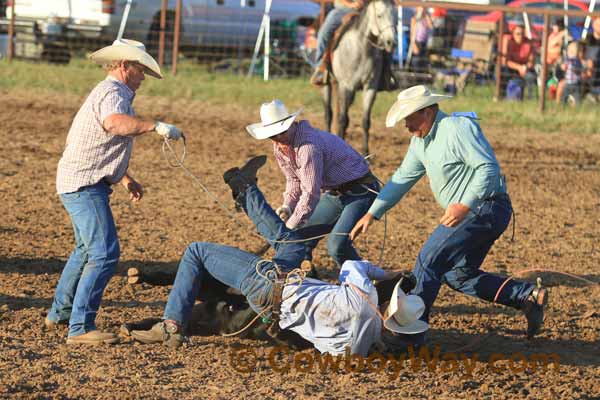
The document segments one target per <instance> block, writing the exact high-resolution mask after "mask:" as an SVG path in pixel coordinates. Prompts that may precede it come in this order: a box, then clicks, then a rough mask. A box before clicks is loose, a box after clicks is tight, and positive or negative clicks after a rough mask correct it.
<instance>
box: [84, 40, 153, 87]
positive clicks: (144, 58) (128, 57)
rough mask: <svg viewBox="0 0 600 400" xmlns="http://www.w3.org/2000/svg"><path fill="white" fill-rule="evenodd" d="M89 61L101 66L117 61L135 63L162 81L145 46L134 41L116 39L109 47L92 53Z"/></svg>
mask: <svg viewBox="0 0 600 400" xmlns="http://www.w3.org/2000/svg"><path fill="white" fill-rule="evenodd" d="M90 59H91V60H92V61H95V62H96V63H98V64H101V65H102V64H108V63H111V62H113V61H119V60H125V61H137V62H139V63H140V64H142V65H143V66H144V67H145V68H144V70H145V71H144V72H146V73H147V74H149V75H151V76H153V77H155V78H158V79H162V74H161V73H160V67H159V66H158V63H157V62H156V60H154V58H152V56H151V55H150V54H148V53H146V46H144V44H143V43H141V42H138V41H136V40H130V39H117V40H115V41H114V42H113V44H111V45H110V46H106V47H103V48H101V49H100V50H98V51H95V52H94V53H92V54H91V55H90Z"/></svg>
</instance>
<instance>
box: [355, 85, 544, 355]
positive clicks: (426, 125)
mask: <svg viewBox="0 0 600 400" xmlns="http://www.w3.org/2000/svg"><path fill="white" fill-rule="evenodd" d="M448 98H450V97H449V96H443V95H436V94H432V93H431V92H430V91H429V89H427V88H426V87H425V86H422V85H420V86H414V87H412V88H409V89H406V90H404V91H402V92H400V94H399V95H398V100H397V101H396V102H395V103H394V105H393V106H392V107H391V109H390V111H389V112H388V115H387V120H386V125H387V126H388V127H392V126H394V125H395V124H396V122H398V121H401V120H403V119H405V125H406V128H407V129H408V131H409V132H410V133H411V134H412V135H413V137H412V138H411V142H410V145H409V147H408V152H407V153H406V156H405V157H404V160H403V161H402V164H401V165H400V167H399V168H398V170H396V172H395V173H394V175H393V176H392V178H391V179H390V180H389V181H388V182H387V183H386V185H385V186H384V188H383V189H382V190H381V192H380V193H379V195H378V196H377V199H376V200H375V201H374V202H373V205H372V206H371V208H370V209H369V211H368V212H367V214H365V216H364V217H363V218H362V219H361V220H360V221H359V222H358V223H357V224H356V226H355V227H354V229H353V230H352V232H351V235H350V237H351V238H352V239H355V238H356V236H358V234H360V233H364V232H366V231H367V229H368V227H369V226H370V224H371V223H372V221H373V219H379V218H381V216H382V215H383V214H384V213H385V212H386V211H388V210H389V209H390V208H392V207H393V206H394V205H396V203H398V202H399V201H400V200H401V199H402V197H403V196H404V195H405V194H406V193H407V192H408V191H409V190H410V189H411V188H412V186H413V185H414V184H415V183H416V182H417V181H418V180H419V179H420V178H421V177H423V176H424V175H427V177H428V178H429V182H430V186H431V190H432V192H433V195H434V197H435V199H436V201H437V202H438V204H439V205H440V206H441V207H442V208H443V209H444V210H445V213H444V215H443V216H442V218H441V219H440V225H438V227H437V228H436V229H435V230H434V231H433V233H432V234H431V236H430V237H429V239H428V240H427V242H426V243H425V244H424V246H423V248H422V249H421V252H420V253H419V256H418V258H417V261H416V264H415V268H414V271H413V272H414V274H415V276H416V277H417V286H416V287H415V289H414V290H413V292H412V293H413V294H416V295H419V296H421V297H422V298H423V301H424V302H425V306H426V310H425V313H424V314H423V316H422V317H421V319H422V320H423V321H428V319H429V312H430V309H431V306H432V305H433V302H434V301H435V298H436V297H437V294H438V291H439V289H440V286H441V284H442V283H446V284H447V285H448V286H450V287H451V288H452V289H455V290H458V291H460V292H462V293H465V294H468V295H471V296H475V297H478V298H480V299H484V300H487V301H496V302H498V303H500V304H504V305H507V306H511V307H514V308H517V309H522V310H523V311H524V312H525V316H526V318H527V322H528V327H527V336H528V337H529V338H531V337H533V336H534V335H535V334H537V333H538V332H539V330H540V328H541V326H542V323H543V307H544V305H545V304H546V302H547V299H548V293H547V291H546V289H542V288H536V287H535V286H534V285H532V284H530V283H527V282H520V281H517V280H510V281H508V283H506V285H504V287H503V288H502V290H501V291H500V292H499V293H498V291H499V289H500V288H501V287H502V285H503V284H504V282H505V281H506V277H505V276H500V275H496V274H490V273H487V272H483V271H481V270H480V269H479V267H480V266H481V264H482V262H483V260H484V258H485V256H486V255H487V253H488V251H489V250H490V248H491V247H492V245H493V244H494V242H495V241H496V239H498V237H500V235H501V234H502V233H503V232H504V230H505V229H506V227H507V226H508V224H509V222H510V218H511V215H512V206H511V202H510V198H509V196H508V194H507V190H506V184H505V181H504V178H503V176H502V175H501V173H500V166H499V165H498V161H497V160H496V157H495V155H494V152H493V150H492V148H491V146H490V145H489V143H488V141H487V140H486V138H485V136H484V135H483V133H482V131H481V127H480V126H479V123H478V122H477V120H476V116H475V115H474V113H456V114H453V115H450V116H449V115H447V114H445V113H443V112H442V111H440V110H439V107H438V102H440V101H442V100H446V99H448ZM496 296H497V299H495V297H496ZM407 340H409V341H411V342H413V343H415V344H420V343H422V342H424V340H425V338H424V335H419V336H418V337H409V338H407Z"/></svg>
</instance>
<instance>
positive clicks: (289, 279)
mask: <svg viewBox="0 0 600 400" xmlns="http://www.w3.org/2000/svg"><path fill="white" fill-rule="evenodd" d="M266 263H273V266H274V267H275V269H274V270H273V269H272V270H269V271H267V274H266V275H265V274H263V273H262V272H261V271H260V267H261V266H262V265H263V264H266ZM254 268H255V270H256V273H257V274H258V276H260V277H261V278H263V279H265V280H267V281H269V282H272V280H271V278H270V277H269V276H268V275H270V274H271V273H275V275H276V278H277V276H278V275H279V274H280V273H281V270H280V269H279V266H278V265H277V264H276V263H274V262H273V261H269V260H260V261H258V262H257V263H256V265H255V266H254ZM294 277H296V278H294ZM305 278H306V272H305V271H302V270H301V269H300V268H295V269H293V270H291V271H290V272H288V273H287V276H286V278H285V285H288V284H290V285H291V284H298V287H297V288H296V289H295V290H294V291H292V292H291V293H290V294H289V295H288V296H287V297H285V298H282V299H281V302H282V303H283V302H284V301H286V300H287V299H289V298H290V297H292V296H293V295H294V294H295V293H296V292H297V291H298V290H299V289H300V285H301V284H302V282H303V281H304V279H305ZM270 300H272V299H270ZM271 309H273V304H270V305H268V306H267V307H266V308H265V309H264V310H262V311H261V312H260V313H258V314H257V315H256V317H254V318H253V319H252V321H250V322H249V323H248V324H246V326H244V327H243V328H242V329H240V330H238V331H235V332H232V333H223V334H222V336H225V337H231V336H237V335H239V334H241V333H242V332H244V331H246V330H247V329H249V328H250V327H251V326H252V325H253V324H254V323H255V322H256V320H257V319H258V318H259V317H261V316H262V315H263V314H265V313H266V312H267V311H269V310H271Z"/></svg>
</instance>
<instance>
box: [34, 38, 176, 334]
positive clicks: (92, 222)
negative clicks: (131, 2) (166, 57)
mask: <svg viewBox="0 0 600 400" xmlns="http://www.w3.org/2000/svg"><path fill="white" fill-rule="evenodd" d="M90 58H91V59H92V60H93V61H95V62H97V63H99V64H102V65H104V66H105V67H106V69H107V71H108V76H107V77H106V79H104V80H103V81H102V82H100V83H99V84H98V85H96V87H95V88H94V89H93V90H92V92H91V93H90V95H89V96H88V97H87V99H86V100H85V102H84V103H83V105H82V106H81V108H80V109H79V111H78V112H77V115H76V116H75V119H74V120H73V123H72V125H71V129H70V130H69V134H68V136H67V145H66V147H65V150H64V153H63V155H62V158H61V159H60V161H59V163H58V171H57V176H56V189H57V192H58V194H59V196H60V198H61V201H62V203H63V205H64V207H65V209H66V210H67V212H68V213H69V216H70V218H71V222H72V223H73V227H74V231H75V250H74V251H73V252H72V253H71V256H70V258H69V260H68V261H67V264H66V265H65V267H64V269H63V272H62V274H61V277H60V280H59V282H58V285H57V287H56V293H55V295H54V301H53V302H52V307H51V309H50V311H49V312H48V315H47V317H46V319H45V321H44V325H45V327H46V328H48V329H54V328H56V327H57V326H58V325H61V324H64V325H66V324H67V323H68V324H69V335H68V338H67V343H68V344H80V343H81V344H100V343H109V344H110V343H116V342H118V338H117V336H116V335H115V334H113V333H110V332H100V331H99V330H97V329H96V324H95V320H96V314H97V312H98V308H99V306H100V302H101V300H102V293H103V291H104V288H105V287H106V285H107V284H108V282H109V280H110V278H111V277H112V275H113V274H114V272H115V269H116V265H117V262H118V260H119V255H120V250H119V242H118V238H117V231H116V227H115V222H114V219H113V215H112V211H111V209H110V204H109V195H110V193H112V189H111V186H112V185H114V184H116V183H121V185H122V186H123V187H125V189H126V190H127V191H128V192H129V194H130V198H131V200H132V201H134V202H137V201H139V200H140V199H141V198H142V195H143V190H142V186H141V185H140V184H139V183H138V182H137V181H136V180H135V179H133V178H132V177H131V176H130V175H129V173H128V166H129V159H130V157H131V152H132V148H133V138H134V137H136V136H139V135H142V134H144V133H147V132H157V133H158V134H160V135H161V136H163V137H164V138H166V139H173V140H177V139H179V138H181V136H182V133H181V131H180V130H179V129H177V128H176V127H175V126H173V125H169V124H165V123H163V122H155V121H146V120H142V119H140V118H138V117H136V115H135V112H134V110H133V107H132V102H133V99H134V97H135V92H136V90H137V89H139V87H140V85H141V84H142V82H143V81H144V75H145V74H149V75H151V76H153V77H155V78H158V79H161V78H162V75H161V73H160V68H159V66H158V64H157V63H156V61H154V59H153V58H152V57H151V56H150V55H149V54H148V53H146V50H145V47H144V45H143V44H142V43H140V42H136V41H133V40H126V39H121V40H116V41H115V42H114V43H113V44H112V45H110V46H107V47H105V48H103V49H100V50H98V51H97V52H95V53H94V54H92V55H91V56H90Z"/></svg>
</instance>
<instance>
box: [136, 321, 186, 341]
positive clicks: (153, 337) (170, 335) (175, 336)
mask: <svg viewBox="0 0 600 400" xmlns="http://www.w3.org/2000/svg"><path fill="white" fill-rule="evenodd" d="M131 337H132V338H134V339H135V340H137V341H138V342H142V343H146V344H152V343H164V344H165V345H167V346H169V347H171V348H177V347H180V346H181V345H182V344H183V342H184V341H185V337H184V336H183V334H182V333H181V327H180V326H178V325H177V324H176V323H174V322H173V321H162V322H159V323H157V324H154V326H153V327H152V329H150V330H149V331H136V330H133V331H131Z"/></svg>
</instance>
